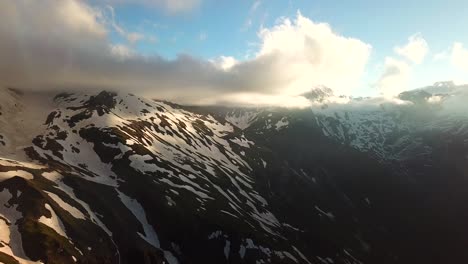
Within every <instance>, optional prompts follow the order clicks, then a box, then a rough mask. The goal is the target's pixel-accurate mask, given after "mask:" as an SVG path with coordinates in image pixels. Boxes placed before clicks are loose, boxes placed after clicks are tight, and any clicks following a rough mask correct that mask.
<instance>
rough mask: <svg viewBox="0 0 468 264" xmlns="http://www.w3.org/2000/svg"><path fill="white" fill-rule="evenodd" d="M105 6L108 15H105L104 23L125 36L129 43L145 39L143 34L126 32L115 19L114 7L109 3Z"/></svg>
mask: <svg viewBox="0 0 468 264" xmlns="http://www.w3.org/2000/svg"><path fill="white" fill-rule="evenodd" d="M106 8H107V10H109V13H110V16H109V17H105V19H104V22H105V23H106V24H109V25H110V27H112V28H113V29H114V31H115V32H117V33H118V34H119V35H120V36H122V37H123V38H125V39H126V40H127V41H128V42H129V43H130V44H132V45H134V44H135V43H137V42H138V41H141V40H144V39H145V36H144V35H143V34H141V33H138V32H128V31H127V30H125V29H124V28H123V27H121V26H120V25H119V24H118V23H117V21H116V19H115V10H114V8H113V7H112V6H110V5H108V6H106Z"/></svg>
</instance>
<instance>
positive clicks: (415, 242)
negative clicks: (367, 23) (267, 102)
mask: <svg viewBox="0 0 468 264" xmlns="http://www.w3.org/2000/svg"><path fill="white" fill-rule="evenodd" d="M436 88H438V89H439V90H437V91H436ZM464 89H465V87H464V86H455V85H452V84H450V83H444V84H436V85H434V86H431V87H425V88H422V89H419V90H415V91H410V92H405V93H402V94H401V95H400V96H399V99H400V102H398V103H389V102H386V101H378V100H375V99H372V98H368V99H353V98H346V100H347V103H346V104H344V103H340V102H336V101H337V100H335V99H334V98H340V97H336V96H335V95H334V94H333V92H332V91H331V89H328V88H325V87H318V88H316V89H313V90H311V91H310V93H308V94H307V98H308V99H309V100H311V101H313V102H314V106H313V107H311V108H306V109H287V108H275V107H268V108H230V107H188V106H180V105H176V104H172V103H169V102H162V101H155V100H148V99H145V98H141V97H138V96H135V95H132V94H124V93H114V92H106V91H102V92H96V93H60V94H52V93H35V92H20V91H18V90H15V89H2V90H0V113H1V114H0V262H3V263H8V264H9V263H41V262H42V263H169V264H174V263H216V264H217V263H255V264H256V263H324V264H325V263H328V264H331V263H343V264H345V263H465V262H467V261H468V253H466V250H464V247H465V245H467V244H468V227H467V225H466V222H467V221H468V210H467V208H466V205H467V204H468V192H466V190H467V188H468V182H467V177H466V176H467V175H468V163H467V159H468V120H467V117H468V116H467V115H466V114H463V111H459V112H457V111H455V110H456V109H455V108H454V106H456V104H457V102H460V100H461V102H463V100H464V98H465V97H463V96H464ZM443 91H445V92H443ZM324 105H326V107H324Z"/></svg>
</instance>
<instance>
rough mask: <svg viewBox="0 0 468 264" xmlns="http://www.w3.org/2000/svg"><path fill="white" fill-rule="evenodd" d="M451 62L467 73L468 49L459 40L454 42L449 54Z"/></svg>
mask: <svg viewBox="0 0 468 264" xmlns="http://www.w3.org/2000/svg"><path fill="white" fill-rule="evenodd" d="M451 61H452V64H453V65H454V66H455V67H456V68H458V69H460V70H462V71H465V72H466V73H467V74H468V50H467V49H465V48H464V47H463V44H461V43H460V42H455V43H454V44H453V47H452V54H451Z"/></svg>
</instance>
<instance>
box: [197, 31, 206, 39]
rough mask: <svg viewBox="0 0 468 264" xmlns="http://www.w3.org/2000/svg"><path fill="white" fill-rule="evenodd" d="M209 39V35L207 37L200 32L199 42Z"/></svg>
mask: <svg viewBox="0 0 468 264" xmlns="http://www.w3.org/2000/svg"><path fill="white" fill-rule="evenodd" d="M207 37H208V35H206V33H205V32H200V34H198V40H200V41H205V40H206V38H207Z"/></svg>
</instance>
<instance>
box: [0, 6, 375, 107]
mask: <svg viewBox="0 0 468 264" xmlns="http://www.w3.org/2000/svg"><path fill="white" fill-rule="evenodd" d="M110 28H112V26H110V25H109V24H108V23H107V22H106V17H105V16H104V15H103V12H102V10H99V9H96V8H93V7H92V6H90V5H89V4H88V3H87V2H84V1H77V0H42V1H40V2H38V1H31V0H5V1H1V2H0V39H1V40H2V41H0V58H2V59H1V60H0V85H3V86H15V87H18V88H24V89H41V90H44V89H46V90H47V89H54V90H58V89H59V90H60V89H62V90H63V89H93V90H96V89H110V90H121V91H128V92H132V93H138V94H142V95H145V96H149V97H153V98H162V99H167V100H172V101H176V102H179V103H189V104H202V103H207V102H208V101H210V102H221V101H223V100H226V99H229V100H232V101H233V102H238V103H239V104H249V103H250V104H252V102H262V104H282V102H281V100H280V98H285V99H284V101H285V102H286V101H288V102H291V103H290V104H294V103H297V104H298V105H301V104H302V103H303V102H304V101H303V99H301V98H300V94H302V93H303V92H305V91H308V90H309V89H311V88H313V87H314V86H316V85H319V84H321V85H326V86H330V87H345V88H344V89H341V90H340V89H337V90H336V91H337V92H339V93H350V92H351V91H352V90H351V89H352V87H354V86H356V85H357V84H358V83H359V80H360V78H361V75H362V74H363V72H364V68H365V65H366V63H367V59H368V57H369V53H370V50H371V47H370V46H369V45H368V44H366V43H363V42H362V41H360V40H358V39H353V38H348V37H344V36H341V35H339V34H337V33H335V32H333V31H332V29H331V28H330V26H329V25H328V24H323V23H315V22H313V21H311V20H309V19H308V18H306V17H303V16H302V15H301V14H298V15H297V17H296V18H295V20H289V19H283V20H281V21H280V22H279V23H278V24H277V25H275V26H274V27H272V28H263V29H262V30H261V31H260V32H259V49H258V51H257V53H256V54H255V56H253V57H252V58H251V59H247V60H241V61H238V60H236V59H234V58H232V57H229V56H225V57H224V58H223V57H221V59H218V60H216V59H215V60H212V61H209V60H203V59H199V58H196V57H193V56H190V55H179V56H178V57H177V58H176V59H174V60H167V59H165V58H162V57H158V56H153V57H145V56H143V55H140V54H138V52H137V51H135V50H133V49H132V48H130V47H129V46H127V45H122V44H115V43H111V42H110V40H109V37H108V33H109V31H110ZM112 29H113V28H112ZM207 98H209V100H207ZM287 98H289V99H290V100H289V99H288V100H286V99H287ZM268 101H269V102H268ZM241 102H242V103H241Z"/></svg>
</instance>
